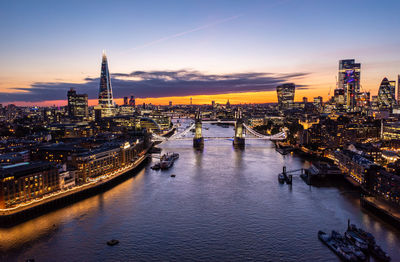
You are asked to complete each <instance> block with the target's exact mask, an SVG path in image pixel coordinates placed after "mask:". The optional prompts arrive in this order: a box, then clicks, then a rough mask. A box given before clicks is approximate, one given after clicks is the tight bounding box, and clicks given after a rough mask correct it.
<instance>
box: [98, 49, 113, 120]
mask: <svg viewBox="0 0 400 262" xmlns="http://www.w3.org/2000/svg"><path fill="white" fill-rule="evenodd" d="M99 105H100V106H101V108H102V113H101V115H102V117H109V116H112V115H113V113H114V100H113V94H112V87H111V78H110V73H109V70H108V62H107V56H106V54H105V53H104V52H103V58H102V62H101V74H100V89H99Z"/></svg>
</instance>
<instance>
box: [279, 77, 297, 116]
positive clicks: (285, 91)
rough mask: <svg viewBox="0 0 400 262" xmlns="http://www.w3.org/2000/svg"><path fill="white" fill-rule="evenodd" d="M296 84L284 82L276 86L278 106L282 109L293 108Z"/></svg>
mask: <svg viewBox="0 0 400 262" xmlns="http://www.w3.org/2000/svg"><path fill="white" fill-rule="evenodd" d="M294 92H295V85H294V84H293V83H288V84H283V85H280V86H277V87H276V93H277V95H278V106H279V108H280V109H282V110H285V109H292V108H293V104H294Z"/></svg>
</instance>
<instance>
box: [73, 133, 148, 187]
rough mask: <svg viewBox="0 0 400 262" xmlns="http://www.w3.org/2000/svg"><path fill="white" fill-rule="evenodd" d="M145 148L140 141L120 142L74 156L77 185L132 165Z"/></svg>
mask: <svg viewBox="0 0 400 262" xmlns="http://www.w3.org/2000/svg"><path fill="white" fill-rule="evenodd" d="M144 148H145V143H144V141H143V140H142V141H141V142H138V143H134V142H132V143H129V142H120V143H114V144H109V145H103V146H102V147H100V148H97V149H95V150H91V151H87V152H84V153H80V154H78V155H77V156H76V170H75V175H76V179H77V182H78V184H84V183H86V182H89V181H90V179H91V178H95V177H98V176H101V175H105V174H109V173H111V172H114V171H116V170H117V169H119V168H121V167H124V166H125V165H128V164H130V163H132V162H133V161H134V160H135V158H136V157H137V156H138V154H139V153H140V152H142V151H143V149H144Z"/></svg>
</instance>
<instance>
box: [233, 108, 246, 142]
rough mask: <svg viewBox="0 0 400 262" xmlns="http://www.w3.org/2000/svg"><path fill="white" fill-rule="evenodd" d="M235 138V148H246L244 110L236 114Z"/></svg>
mask: <svg viewBox="0 0 400 262" xmlns="http://www.w3.org/2000/svg"><path fill="white" fill-rule="evenodd" d="M235 119H236V123H235V137H234V139H233V146H234V147H235V148H244V145H245V142H244V141H245V140H244V137H243V118H242V110H241V109H240V108H239V109H238V110H237V111H236V112H235Z"/></svg>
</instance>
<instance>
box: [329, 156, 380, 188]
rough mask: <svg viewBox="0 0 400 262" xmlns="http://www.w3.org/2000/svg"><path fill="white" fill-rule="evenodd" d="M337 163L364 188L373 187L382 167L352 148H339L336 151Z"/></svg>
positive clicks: (343, 171)
mask: <svg viewBox="0 0 400 262" xmlns="http://www.w3.org/2000/svg"><path fill="white" fill-rule="evenodd" d="M333 155H334V157H335V164H336V165H337V166H338V167H339V168H340V169H341V170H342V173H344V174H348V175H349V178H351V180H352V181H353V182H355V183H356V184H358V185H360V186H362V187H363V188H364V189H371V188H372V184H373V178H374V177H376V174H377V171H378V170H379V169H380V167H379V166H378V165H376V164H375V163H374V162H372V161H370V160H368V159H366V158H365V157H363V156H361V155H359V154H357V153H355V152H352V151H350V150H346V149H345V150H337V151H335V152H334V154H333Z"/></svg>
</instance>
